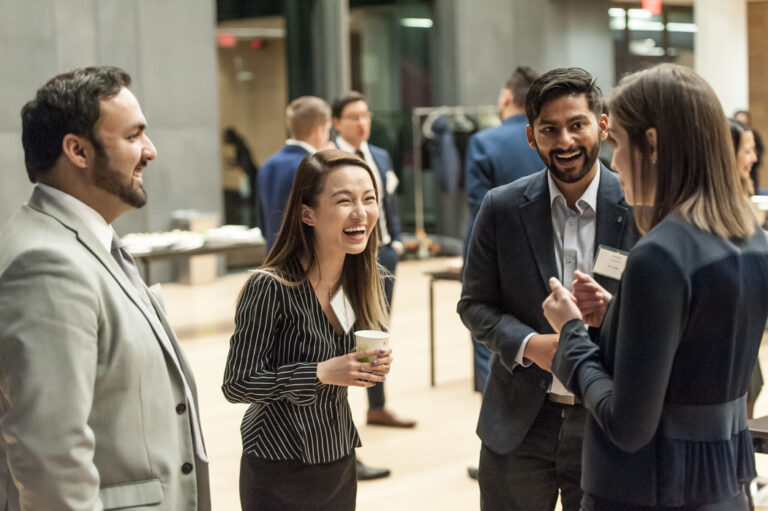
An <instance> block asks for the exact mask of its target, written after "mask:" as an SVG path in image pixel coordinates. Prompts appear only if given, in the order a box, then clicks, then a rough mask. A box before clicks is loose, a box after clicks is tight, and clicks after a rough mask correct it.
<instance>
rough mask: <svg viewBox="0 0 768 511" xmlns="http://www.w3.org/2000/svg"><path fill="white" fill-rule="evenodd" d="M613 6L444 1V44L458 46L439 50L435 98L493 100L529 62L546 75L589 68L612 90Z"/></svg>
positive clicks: (439, 14)
mask: <svg viewBox="0 0 768 511" xmlns="http://www.w3.org/2000/svg"><path fill="white" fill-rule="evenodd" d="M608 7H609V1H608V0H582V1H579V2H573V1H569V0H539V1H536V2H531V1H530V0H476V1H474V2H464V1H461V0H437V1H436V3H435V10H436V12H435V18H436V22H439V23H440V25H439V26H438V34H437V38H438V43H437V44H438V45H440V44H442V42H445V44H446V45H450V46H451V48H450V50H453V51H444V52H443V51H441V50H440V49H439V48H438V50H437V52H436V57H437V58H438V59H439V61H438V62H437V65H436V68H435V70H436V77H435V81H436V82H438V84H439V86H438V87H436V91H437V93H438V95H437V98H436V100H437V101H438V102H440V103H446V104H457V105H486V104H494V103H495V101H496V98H497V96H498V93H499V89H500V88H501V86H502V84H503V83H504V82H505V81H506V79H507V77H508V76H509V73H510V72H511V71H512V69H513V68H514V67H515V66H517V65H523V64H525V65H530V66H533V67H535V68H537V69H538V70H539V71H541V72H544V71H547V70H549V69H552V68H555V67H564V66H579V67H583V68H585V69H586V70H587V71H589V72H590V73H592V74H593V75H594V76H596V77H597V79H598V84H600V85H601V87H602V89H603V91H604V92H607V91H608V90H609V89H610V88H611V87H612V86H613V77H614V56H613V42H612V38H611V31H610V28H609V26H608ZM451 34H453V35H454V37H455V40H454V41H450V40H449V39H450V37H451ZM446 81H451V82H452V83H450V84H447V83H445V82H446ZM440 82H442V83H440Z"/></svg>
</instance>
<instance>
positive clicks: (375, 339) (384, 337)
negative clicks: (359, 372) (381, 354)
mask: <svg viewBox="0 0 768 511" xmlns="http://www.w3.org/2000/svg"><path fill="white" fill-rule="evenodd" d="M388 347H389V334H388V333H387V332H382V331H381V330H357V331H356V332H355V348H356V349H357V351H358V353H359V352H361V351H365V350H370V349H373V348H376V349H378V350H385V349H387V348H388ZM360 361H361V362H370V361H371V360H370V358H369V357H364V358H361V359H360Z"/></svg>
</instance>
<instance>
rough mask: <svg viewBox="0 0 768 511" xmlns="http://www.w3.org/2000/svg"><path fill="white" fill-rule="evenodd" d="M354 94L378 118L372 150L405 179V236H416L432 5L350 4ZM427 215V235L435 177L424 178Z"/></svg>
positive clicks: (433, 222) (432, 224) (420, 0)
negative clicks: (417, 155) (419, 116)
mask: <svg viewBox="0 0 768 511" xmlns="http://www.w3.org/2000/svg"><path fill="white" fill-rule="evenodd" d="M349 12H350V50H351V51H350V53H351V62H350V64H351V81H352V88H353V89H355V90H359V91H360V92H362V93H363V94H365V96H366V98H367V99H368V103H369V107H370V109H371V111H372V112H373V113H374V115H373V119H372V124H371V139H370V142H371V144H374V145H377V146H380V147H383V148H385V149H387V151H389V153H390V155H391V156H392V162H393V166H394V169H393V170H394V171H395V173H396V174H397V175H398V177H399V179H400V186H399V189H398V197H399V199H400V215H401V220H402V230H403V231H404V232H413V231H414V224H415V221H414V219H415V212H414V197H413V190H414V186H413V170H412V169H413V148H412V139H413V138H412V130H411V109H412V108H414V107H417V106H429V105H431V104H432V82H431V68H430V60H429V55H430V37H431V31H432V26H433V20H432V9H431V3H430V2H429V1H427V0H417V1H409V2H397V1H394V2H393V1H389V2H375V1H355V0H352V1H350V11H349ZM423 181H424V191H425V193H424V214H425V223H426V227H427V231H428V232H434V230H435V228H436V226H437V223H438V222H437V215H436V204H435V202H436V198H435V195H434V193H433V188H434V186H433V177H432V175H431V173H430V172H425V173H424V179H423Z"/></svg>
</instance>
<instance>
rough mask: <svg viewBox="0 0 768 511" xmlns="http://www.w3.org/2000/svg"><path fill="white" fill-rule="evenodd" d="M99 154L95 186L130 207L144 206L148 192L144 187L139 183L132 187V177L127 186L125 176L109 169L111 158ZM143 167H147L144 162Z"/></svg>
mask: <svg viewBox="0 0 768 511" xmlns="http://www.w3.org/2000/svg"><path fill="white" fill-rule="evenodd" d="M97 153H99V154H97V155H96V166H95V168H94V178H93V184H95V185H96V186H98V187H99V188H101V189H102V190H104V191H106V192H109V193H111V194H112V195H114V196H116V197H118V198H119V199H120V200H122V201H123V202H125V203H126V204H128V205H129V206H133V207H134V208H140V207H142V206H144V204H146V203H147V192H146V191H145V190H144V185H142V184H141V183H137V185H138V186H136V187H134V186H132V185H133V177H130V178H129V182H128V183H127V184H126V183H125V175H124V174H122V173H120V172H118V171H116V170H112V169H111V168H110V167H109V157H108V156H107V155H106V153H103V154H102V153H100V152H99V151H98V150H97ZM141 165H142V166H146V162H145V161H142V162H141Z"/></svg>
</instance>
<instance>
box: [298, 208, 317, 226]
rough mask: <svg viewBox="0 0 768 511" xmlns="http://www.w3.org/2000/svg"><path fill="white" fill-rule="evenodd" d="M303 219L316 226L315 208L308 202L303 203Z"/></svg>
mask: <svg viewBox="0 0 768 511" xmlns="http://www.w3.org/2000/svg"><path fill="white" fill-rule="evenodd" d="M301 221H302V222H304V223H305V224H307V225H309V226H310V227H314V226H315V210H314V209H312V208H310V207H309V206H307V205H306V204H302V205H301Z"/></svg>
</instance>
